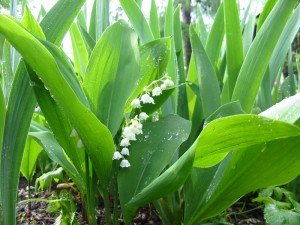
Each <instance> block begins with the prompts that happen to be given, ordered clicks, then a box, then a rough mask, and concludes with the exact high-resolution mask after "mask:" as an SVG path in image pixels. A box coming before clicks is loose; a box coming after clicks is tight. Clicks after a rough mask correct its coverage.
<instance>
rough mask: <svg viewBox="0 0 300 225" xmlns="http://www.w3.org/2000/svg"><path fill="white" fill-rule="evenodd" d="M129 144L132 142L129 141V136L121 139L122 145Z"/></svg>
mask: <svg viewBox="0 0 300 225" xmlns="http://www.w3.org/2000/svg"><path fill="white" fill-rule="evenodd" d="M129 145H130V142H129V139H128V138H123V139H122V140H121V143H120V146H122V147H127V146H129Z"/></svg>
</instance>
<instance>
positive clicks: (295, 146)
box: [186, 136, 300, 224]
mask: <svg viewBox="0 0 300 225" xmlns="http://www.w3.org/2000/svg"><path fill="white" fill-rule="evenodd" d="M299 144H300V140H299V136H296V137H289V138H285V139H279V140H274V141H270V142H268V143H262V144H257V145H254V146H250V147H246V148H244V149H241V150H240V151H235V152H233V154H232V155H231V157H226V158H225V160H224V161H222V163H221V164H219V166H218V167H215V168H214V170H213V171H212V172H213V173H212V174H210V175H207V174H206V175H207V176H203V175H204V174H202V175H200V176H199V178H198V179H200V178H203V177H213V180H212V181H206V180H202V184H201V186H205V185H206V188H205V189H202V188H201V189H200V188H199V186H198V187H197V186H195V187H194V188H195V189H194V190H195V191H196V192H194V193H197V195H199V197H200V196H201V197H200V198H199V199H198V198H197V199H196V200H195V198H193V200H192V201H193V202H195V204H196V205H197V206H196V207H197V208H191V209H190V213H192V214H193V216H191V217H190V221H189V222H188V223H186V224H198V222H199V219H205V218H210V217H213V216H215V215H217V214H219V213H221V212H222V211H223V210H225V209H226V208H228V207H229V206H230V205H231V204H233V203H234V202H235V201H237V199H239V198H240V197H241V196H243V195H245V194H246V193H249V192H251V191H255V190H257V189H260V188H263V187H267V186H274V185H282V184H285V183H288V182H290V181H291V180H293V179H295V178H296V177H297V176H298V175H299V173H300V166H299V165H300V164H299V163H300V160H299V157H300V151H299ZM211 169H213V168H209V169H200V171H203V170H204V171H207V170H211ZM198 170H199V169H198ZM195 204H194V205H195Z"/></svg>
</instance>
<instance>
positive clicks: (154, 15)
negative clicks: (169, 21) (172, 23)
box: [149, 0, 160, 39]
mask: <svg viewBox="0 0 300 225" xmlns="http://www.w3.org/2000/svg"><path fill="white" fill-rule="evenodd" d="M149 26H150V28H151V31H152V34H153V36H154V38H155V39H158V38H160V28H159V17H158V10H157V7H156V3H155V0H152V1H151V8H150V20H149Z"/></svg>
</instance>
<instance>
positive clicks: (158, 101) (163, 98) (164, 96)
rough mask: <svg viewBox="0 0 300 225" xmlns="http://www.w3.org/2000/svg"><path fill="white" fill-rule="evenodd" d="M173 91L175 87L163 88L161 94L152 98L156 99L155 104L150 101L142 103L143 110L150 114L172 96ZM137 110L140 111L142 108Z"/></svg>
mask: <svg viewBox="0 0 300 225" xmlns="http://www.w3.org/2000/svg"><path fill="white" fill-rule="evenodd" d="M173 91H174V88H171V89H166V90H163V92H162V94H161V95H158V96H152V98H153V99H154V103H155V104H150V103H146V104H143V103H142V104H141V106H142V108H141V110H142V111H143V112H145V113H147V114H148V115H150V114H152V113H154V112H155V111H157V110H158V109H159V108H160V107H161V106H162V105H163V104H164V103H165V102H166V100H167V99H168V98H169V97H170V96H171V94H172V93H173ZM135 111H136V112H139V111H140V109H137V110H135ZM135 114H136V113H135Z"/></svg>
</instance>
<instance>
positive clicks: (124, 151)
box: [121, 148, 129, 155]
mask: <svg viewBox="0 0 300 225" xmlns="http://www.w3.org/2000/svg"><path fill="white" fill-rule="evenodd" d="M121 154H122V155H129V149H128V148H122V151H121Z"/></svg>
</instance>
